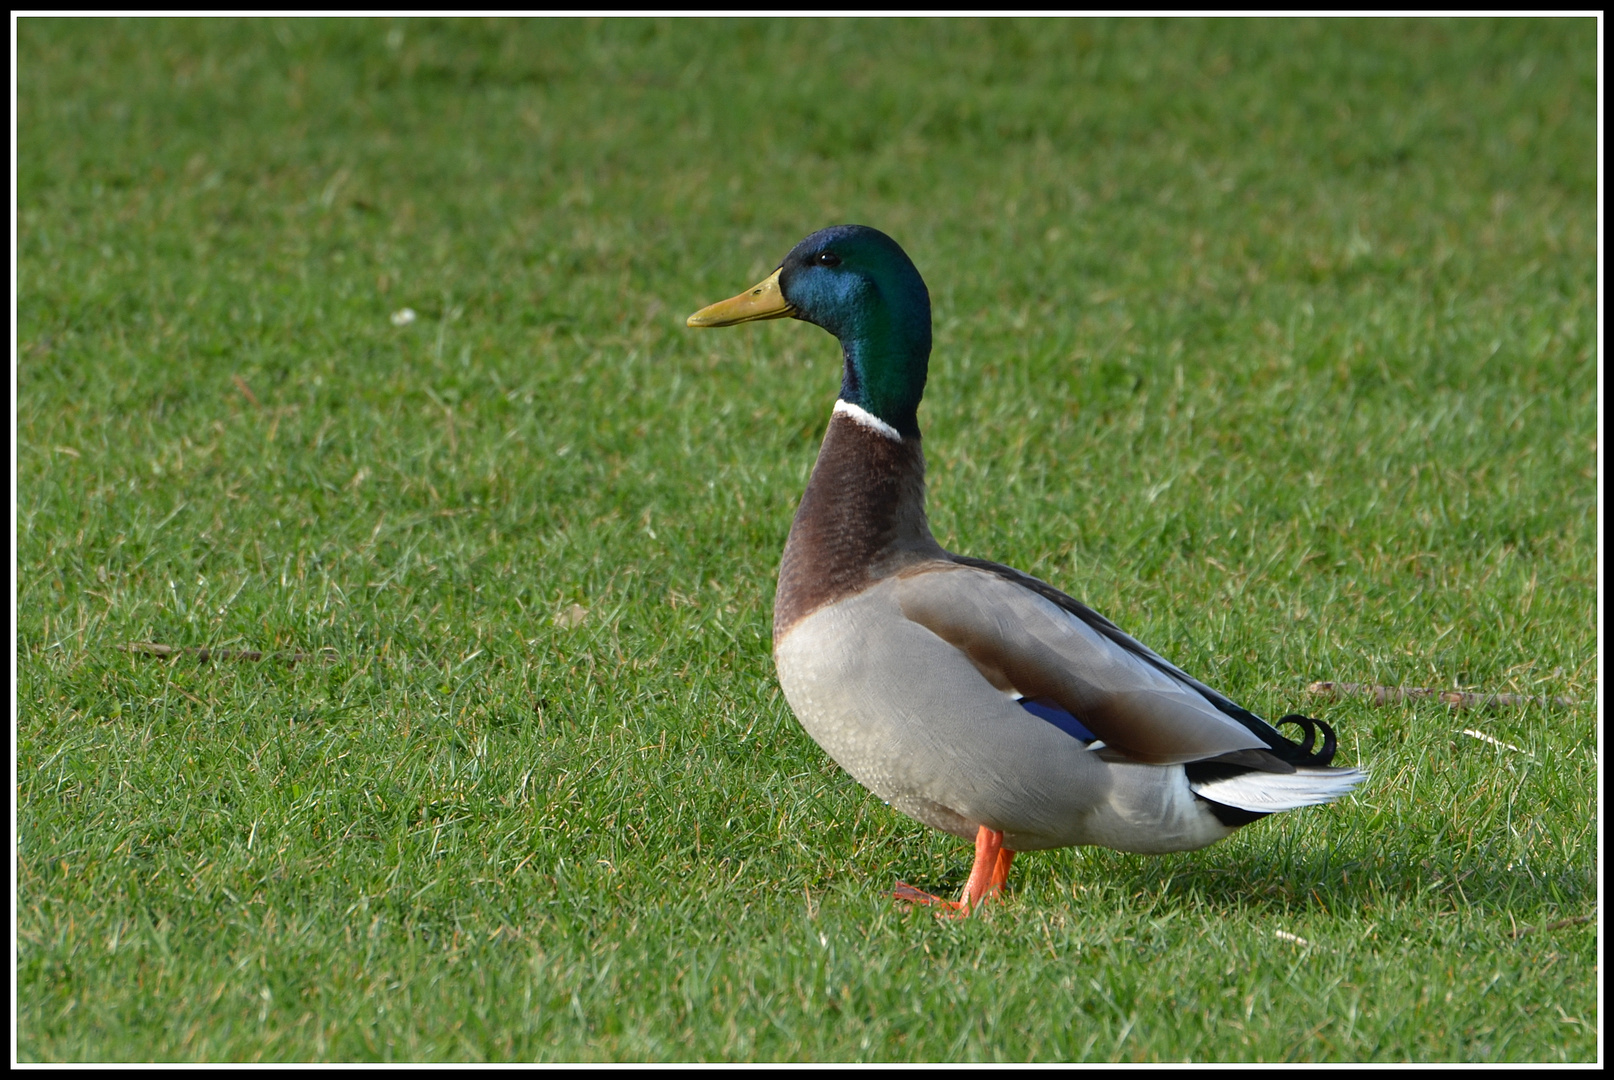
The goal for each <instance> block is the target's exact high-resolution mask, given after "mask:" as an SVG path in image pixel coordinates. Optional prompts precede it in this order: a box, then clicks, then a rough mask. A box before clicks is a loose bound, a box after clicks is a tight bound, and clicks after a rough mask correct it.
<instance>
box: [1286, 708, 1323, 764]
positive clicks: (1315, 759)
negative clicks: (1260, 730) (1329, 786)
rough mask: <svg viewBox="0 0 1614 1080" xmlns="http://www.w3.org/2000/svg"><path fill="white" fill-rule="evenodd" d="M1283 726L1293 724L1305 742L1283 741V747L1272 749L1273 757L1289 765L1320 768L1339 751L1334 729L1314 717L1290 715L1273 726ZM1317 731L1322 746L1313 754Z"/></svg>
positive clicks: (1297, 714)
mask: <svg viewBox="0 0 1614 1080" xmlns="http://www.w3.org/2000/svg"><path fill="white" fill-rule="evenodd" d="M1284 724H1293V725H1295V726H1296V727H1298V728H1299V729H1300V730H1301V731H1302V732H1304V733H1305V739H1306V741H1305V742H1303V743H1295V742H1292V741H1291V740H1289V739H1284V740H1283V741H1284V743H1285V745H1284V746H1274V747H1273V748H1272V752H1273V753H1274V754H1275V755H1277V756H1278V757H1280V758H1282V759H1283V760H1284V761H1286V762H1288V763H1289V764H1291V765H1318V766H1321V765H1327V764H1328V763H1329V762H1331V761H1333V760H1334V751H1336V750H1338V749H1339V739H1338V738H1337V737H1335V735H1334V729H1333V728H1332V727H1330V726H1329V725H1328V724H1327V723H1326V722H1324V721H1322V720H1319V719H1317V718H1316V717H1314V716H1304V715H1302V714H1300V713H1290V714H1289V715H1288V716H1285V717H1284V718H1283V719H1281V720H1279V721H1278V722H1277V723H1276V724H1274V725H1273V726H1274V727H1282V726H1283V725H1284ZM1319 731H1321V732H1322V735H1323V746H1322V749H1321V750H1318V751H1316V752H1313V751H1312V747H1314V746H1315V745H1316V744H1317V733H1318V732H1319Z"/></svg>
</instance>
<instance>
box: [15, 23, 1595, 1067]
mask: <svg viewBox="0 0 1614 1080" xmlns="http://www.w3.org/2000/svg"><path fill="white" fill-rule="evenodd" d="M17 54H18V88H19V101H18V112H17V115H18V121H17V123H18V129H17V143H18V153H19V164H18V175H17V204H18V245H19V246H18V272H19V285H18V295H17V304H18V328H17V348H18V364H17V399H16V401H17V404H16V425H17V427H16V430H17V472H16V483H17V496H16V497H17V510H16V514H17V537H16V541H17V548H16V550H17V555H16V559H17V653H16V655H17V661H16V665H17V679H18V689H17V703H18V713H17V715H18V720H17V728H16V731H17V770H18V782H17V787H16V789H15V790H16V796H15V797H16V807H17V816H16V821H17V826H16V828H17V838H18V855H17V863H16V873H17V893H16V903H17V914H16V941H17V945H16V948H17V990H18V1006H17V1009H18V1013H17V1016H18V1032H17V1044H16V1045H17V1054H18V1056H19V1057H20V1058H21V1059H22V1060H25V1061H50V1060H55V1061H75V1060H78V1061H82V1060H92V1059H117V1060H142V1059H159V1060H213V1061H222V1060H258V1059H262V1060H299V1059H326V1060H340V1059H359V1060H381V1059H386V1060H403V1059H416V1058H418V1059H472V1060H478V1059H490V1060H507V1059H594V1060H607V1059H614V1060H629V1059H638V1058H647V1059H660V1060H687V1059H770V1060H779V1059H808V1058H821V1059H843V1060H851V1059H857V1060H913V1059H971V1060H990V1059H1004V1060H1031V1059H1036V1060H1061V1059H1063V1060H1100V1061H1102V1060H1149V1061H1153V1060H1159V1061H1166V1060H1180V1059H1189V1058H1191V1059H1196V1060H1224V1061H1225V1060H1248V1059H1263V1060H1318V1061H1323V1060H1333V1061H1349V1060H1463V1061H1503V1060H1507V1061H1558V1060H1570V1061H1589V1060H1594V1059H1595V1058H1596V1056H1597V1053H1598V1033H1597V1025H1598V1022H1599V1021H1598V1015H1597V998H1596V986H1597V971H1596V966H1595V965H1596V963H1597V955H1598V954H1597V941H1596V938H1597V930H1596V925H1595V924H1587V923H1574V924H1570V925H1566V926H1556V927H1555V925H1554V924H1558V923H1560V922H1562V921H1564V920H1569V919H1575V918H1577V917H1580V916H1586V915H1591V914H1594V913H1595V911H1596V896H1597V886H1596V883H1595V866H1594V857H1595V851H1596V844H1597V839H1596V836H1597V834H1596V820H1597V803H1596V794H1595V792H1596V787H1597V758H1596V752H1595V745H1596V738H1597V736H1596V728H1595V723H1596V710H1595V707H1594V705H1593V699H1594V696H1595V694H1596V691H1597V684H1596V675H1597V658H1596V652H1595V642H1596V633H1595V627H1596V622H1597V618H1598V611H1597V607H1596V570H1595V559H1596V555H1595V552H1596V547H1597V540H1596V537H1597V522H1596V516H1597V511H1596V505H1597V504H1596V483H1597V475H1596V396H1595V395H1596V389H1595V388H1596V367H1595V365H1596V363H1597V356H1596V352H1595V341H1596V329H1597V328H1596V312H1597V305H1596V250H1597V249H1596V243H1597V241H1596V233H1597V214H1596V177H1597V172H1596V117H1597V104H1596V55H1597V52H1596V29H1595V23H1594V22H1593V21H1592V20H1589V19H1581V20H1558V21H1548V20H1541V21H1535V20H1525V21H1489V20H1484V21H1454V22H1423V21H1414V22H1380V21H1368V22H1355V21H1343V22H1341V21H1321V22H1319V21H1298V22H1260V21H1256V22H1243V21H1240V22H1165V23H1157V22H1084V21H1078V22H1034V23H1022V22H985V23H971V24H964V23H956V22H951V21H930V22H902V23H889V22H867V21H850V22H840V21H835V22H823V21H803V22H717V21H665V22H644V21H632V22H610V21H606V22H595V21H580V20H573V21H564V22H555V23H503V24H484V23H479V22H463V23H459V22H456V23H446V24H445V23H421V22H413V21H408V22H396V23H393V22H319V21H316V22H301V21H294V22H216V21H194V22H176V21H136V22H117V23H108V22H98V21H66V20H61V21H58V20H38V19H26V20H23V21H22V22H21V23H20V24H19V27H18V44H17ZM838 221H858V222H864V223H867V224H871V225H875V226H877V227H879V228H881V229H884V230H885V231H887V232H889V233H891V234H892V235H893V236H895V237H897V238H898V240H899V241H900V242H901V243H903V244H904V246H905V247H906V248H907V250H908V251H909V252H910V253H911V254H912V256H913V257H914V259H915V261H916V263H917V264H918V266H919V268H920V270H921V271H922V272H923V273H924V274H925V276H926V279H927V281H928V282H929V284H930V288H931V290H932V295H933V297H934V300H935V308H936V353H935V358H934V362H933V364H932V369H931V377H930V384H929V396H928V398H927V401H926V404H925V406H924V407H923V409H922V410H921V412H920V420H921V423H922V424H924V426H925V431H926V438H927V442H926V446H927V449H928V453H929V456H930V462H931V495H932V518H933V523H934V526H935V530H936V533H937V535H938V538H939V539H941V540H942V542H943V543H944V544H946V545H948V546H950V547H952V548H954V549H955V550H961V551H964V552H966V553H971V554H977V555H986V556H990V557H993V558H997V559H1001V560H1003V561H1006V562H1009V563H1011V564H1014V565H1016V566H1019V567H1021V568H1023V569H1025V570H1027V571H1030V572H1033V573H1036V574H1038V575H1039V576H1042V577H1044V578H1046V579H1048V580H1050V581H1052V582H1053V583H1055V584H1056V585H1059V586H1061V587H1063V588H1065V589H1067V590H1068V591H1070V592H1072V593H1073V594H1075V595H1076V596H1078V597H1082V598H1084V599H1086V600H1087V601H1088V602H1090V603H1092V604H1093V605H1094V606H1096V607H1097V608H1098V609H1099V610H1101V611H1103V612H1105V613H1106V614H1108V615H1109V616H1110V617H1112V618H1113V619H1115V620H1116V621H1117V622H1119V623H1120V624H1121V625H1122V626H1124V627H1127V628H1128V629H1129V630H1131V631H1132V632H1134V633H1135V634H1137V635H1138V636H1139V637H1141V638H1142V639H1143V640H1144V641H1146V642H1148V643H1150V644H1151V645H1153V646H1154V647H1155V648H1157V649H1159V650H1160V651H1162V652H1164V653H1165V654H1166V655H1167V656H1169V657H1172V658H1173V659H1175V660H1177V661H1178V662H1179V663H1181V664H1182V665H1183V666H1185V667H1187V668H1188V669H1189V670H1191V671H1194V672H1195V673H1197V674H1199V675H1200V676H1202V677H1204V678H1206V679H1207V680H1209V681H1210V682H1212V683H1214V684H1217V685H1218V686H1220V687H1221V688H1223V689H1225V690H1226V691H1227V692H1229V693H1230V694H1231V695H1232V696H1233V697H1235V698H1237V699H1239V700H1242V701H1244V702H1246V703H1247V704H1249V705H1250V706H1251V707H1253V708H1256V709H1258V710H1262V711H1264V712H1267V713H1270V714H1277V713H1280V712H1282V711H1286V710H1288V709H1291V708H1303V709H1310V710H1312V711H1316V712H1318V713H1319V714H1320V715H1323V716H1324V717H1326V719H1328V720H1329V722H1330V723H1332V724H1333V725H1335V726H1336V727H1337V728H1338V730H1339V731H1340V733H1341V742H1342V757H1343V758H1345V759H1348V760H1349V761H1352V762H1355V761H1357V760H1360V761H1361V762H1363V763H1364V764H1366V766H1367V767H1368V768H1369V769H1370V770H1371V772H1372V780H1371V782H1370V783H1369V785H1368V786H1366V787H1365V788H1364V789H1363V790H1362V791H1361V793H1360V794H1359V795H1357V796H1355V797H1354V798H1352V799H1348V800H1346V801H1345V802H1343V803H1341V804H1338V805H1336V806H1333V807H1329V808H1322V809H1315V810H1308V811H1302V812H1297V813H1292V814H1286V815H1282V816H1281V817H1280V818H1277V819H1272V820H1268V821H1265V822H1262V823H1259V824H1257V825H1255V826H1252V827H1251V828H1249V829H1246V830H1244V831H1243V832H1241V833H1240V834H1239V835H1238V836H1236V837H1234V838H1233V839H1231V840H1229V841H1227V842H1224V843H1222V844H1220V845H1217V846H1215V847H1212V848H1209V849H1207V850H1205V851H1201V852H1194V853H1189V854H1183V855H1176V856H1170V857H1163V858H1147V857H1141V856H1129V855H1119V854H1115V853H1112V852H1107V851H1102V850H1098V849H1086V850H1079V851H1075V850H1068V851H1059V852H1049V853H1039V854H1034V855H1029V856H1027V857H1025V858H1023V859H1021V860H1020V861H1019V862H1018V863H1017V864H1016V868H1015V876H1014V880H1013V886H1012V889H1011V891H1010V893H1009V895H1008V896H1007V898H1006V900H1005V901H1004V902H1003V903H1001V904H999V905H997V906H996V907H995V908H994V909H991V910H990V911H989V913H988V914H986V915H985V917H983V918H980V919H974V920H970V921H967V922H961V923H954V922H939V921H937V920H935V919H933V918H931V917H930V916H929V915H928V914H924V913H913V914H905V913H903V912H902V911H900V910H898V909H896V908H895V907H894V906H893V904H892V903H891V902H890V901H889V900H888V899H887V898H886V895H885V891H886V890H887V889H889V887H890V886H891V884H892V882H893V881H894V880H895V879H896V878H898V877H902V878H904V879H906V880H908V881H910V882H913V883H915V884H918V885H921V886H926V887H929V888H932V889H935V890H949V891H950V890H953V889H956V888H957V887H958V886H959V885H960V884H961V882H962V880H963V877H964V876H965V873H966V872H967V869H968V864H969V853H968V851H967V849H966V848H965V847H964V846H963V845H961V844H960V843H958V842H957V841H955V840H954V839H952V838H949V837H946V836H942V835H940V834H936V833H932V832H929V831H927V830H925V829H924V828H923V827H921V826H919V825H917V824H915V823H914V822H912V821H909V820H907V819H906V818H902V817H900V816H898V815H896V814H894V813H893V812H892V811H890V810H889V809H888V808H886V807H885V806H883V805H881V804H880V802H879V801H878V800H877V799H875V798H873V797H872V796H870V795H868V794H867V793H866V792H864V791H863V790H862V789H860V788H859V787H858V786H857V785H856V784H855V783H854V782H853V781H851V780H850V779H849V778H848V777H847V776H846V775H844V774H843V773H841V772H840V771H839V770H838V769H837V768H836V767H835V766H834V765H833V763H832V762H830V761H829V760H828V759H827V757H826V756H825V755H824V754H823V753H822V752H821V751H820V750H819V749H818V748H817V747H816V746H815V745H813V744H812V742H811V741H810V740H809V739H808V738H807V737H806V736H805V734H804V733H803V732H802V731H801V730H800V729H799V727H798V726H797V725H796V722H795V721H794V719H793V718H792V717H791V715H790V712H789V710H788V708H787V706H786V704H785V702H784V701H783V699H782V698H781V696H780V694H779V692H778V689H777V685H776V683H775V681H774V677H773V671H772V662H771V658H770V655H769V619H770V613H771V598H772V591H773V576H774V571H775V568H776V566H777V561H778V556H779V552H780V549H781V547H782V545H783V542H784V537H785V533H786V530H787V528H788V525H789V520H790V515H791V512H792V510H793V508H794V505H795V501H796V499H797V498H798V496H799V494H800V491H801V488H802V486H803V483H804V481H805V478H806V475H807V471H808V469H809V467H810V465H811V463H812V459H813V455H814V452H815V449H816V443H817V439H818V438H819V436H820V433H821V431H822V428H823V425H824V423H825V421H826V419H827V416H828V413H829V406H830V403H831V402H832V400H833V398H834V393H835V388H836V386H837V385H838V379H839V369H838V358H837V353H836V350H835V347H834V343H833V342H832V341H831V340H830V339H829V338H828V337H827V336H825V335H824V334H823V333H822V332H820V331H818V330H817V329H814V328H812V327H809V326H805V325H802V324H799V323H791V322H780V323H770V324H767V325H761V326H752V327H744V328H739V329H736V330H726V331H706V332H694V331H688V330H686V329H684V327H683V325H682V320H683V316H684V315H685V314H687V313H688V312H690V311H693V310H694V309H695V308H697V307H699V306H701V305H703V304H706V303H708V302H711V301H713V300H717V299H720V298H722V297H725V296H729V295H732V294H733V293H735V292H737V291H739V290H740V289H742V288H743V287H745V286H747V285H749V284H751V283H752V282H754V281H755V280H757V279H758V278H760V277H761V276H763V275H764V274H765V273H767V271H768V270H770V269H771V268H772V267H773V266H774V265H775V264H776V262H777V260H778V259H779V258H780V257H781V256H782V255H783V254H784V253H785V251H787V250H788V249H789V248H790V246H791V245H792V244H794V243H795V242H796V241H797V240H798V239H800V238H801V237H802V236H804V235H806V234H807V233H808V232H810V231H812V230H814V229H816V228H819V227H821V226H824V225H827V224H831V223H834V222H838ZM404 307H410V308H413V309H414V310H416V311H417V312H419V315H420V317H419V319H418V321H416V322H415V323H413V324H412V325H407V326H394V325H393V324H392V322H391V321H390V320H389V315H390V314H391V313H392V312H395V311H398V310H400V309H402V308H404ZM574 605H576V606H577V607H580V608H582V609H586V615H585V616H584V617H583V618H582V621H581V622H580V623H575V625H574V622H575V619H574V618H573V617H569V616H568V613H573V615H575V609H574ZM134 641H158V642H163V643H167V644H171V645H192V646H196V645H213V646H222V647H241V648H257V649H264V650H304V651H311V650H314V649H319V648H325V647H329V648H331V649H334V650H335V651H336V653H337V655H338V659H337V660H336V662H334V663H331V664H323V663H319V662H309V663H301V664H297V665H296V666H288V665H286V664H284V663H281V662H276V661H265V662H260V663H250V662H240V661H237V662H215V663H212V664H199V663H198V662H196V660H194V659H190V658H185V659H178V660H172V661H164V660H160V659H155V658H152V657H144V656H137V655H131V654H129V653H127V652H123V651H119V650H118V646H119V645H120V644H125V643H128V642H134ZM1315 679H1335V680H1346V681H1358V682H1376V683H1384V684H1392V685H1410V686H1439V687H1450V686H1453V685H1461V686H1465V687H1477V688H1482V689H1485V690H1490V691H1512V692H1524V693H1531V694H1543V693H1547V694H1561V695H1566V696H1569V697H1571V698H1573V699H1575V700H1576V701H1578V702H1580V703H1581V704H1579V705H1577V706H1575V707H1573V708H1569V709H1565V710H1555V711H1549V710H1545V709H1541V708H1526V709H1522V710H1515V711H1511V712H1503V713H1489V714H1472V713H1466V714H1451V713H1448V712H1447V711H1446V709H1445V708H1444V707H1443V706H1441V705H1438V704H1432V703H1423V704H1419V705H1417V706H1415V707H1404V708H1388V709H1380V708H1374V707H1372V706H1370V705H1367V704H1365V703H1361V702H1354V701H1353V702H1341V703H1337V704H1329V705H1325V704H1319V703H1316V702H1312V701H1309V700H1308V699H1307V698H1306V695H1305V689H1304V688H1305V686H1306V684H1307V683H1308V682H1310V681H1312V680H1315ZM1464 728H1473V729H1476V730H1480V731H1483V732H1484V733H1486V734H1488V735H1490V736H1492V737H1493V738H1495V739H1498V740H1501V741H1502V742H1505V743H1509V744H1511V745H1512V746H1515V747H1519V748H1521V749H1520V750H1518V751H1514V750H1509V749H1504V748H1500V747H1496V746H1493V745H1490V744H1487V743H1485V742H1482V741H1480V740H1477V739H1474V738H1471V737H1469V736H1466V735H1464V734H1462V731H1463V729H1464ZM1519 926H1530V927H1535V928H1536V929H1535V932H1533V933H1528V934H1524V935H1522V936H1515V928H1516V927H1519ZM1280 931H1281V932H1282V933H1284V934H1288V935H1292V936H1293V937H1298V938H1301V939H1304V941H1305V942H1308V943H1309V944H1302V943H1299V942H1296V941H1294V940H1291V939H1290V938H1285V937H1281V936H1279V932H1280Z"/></svg>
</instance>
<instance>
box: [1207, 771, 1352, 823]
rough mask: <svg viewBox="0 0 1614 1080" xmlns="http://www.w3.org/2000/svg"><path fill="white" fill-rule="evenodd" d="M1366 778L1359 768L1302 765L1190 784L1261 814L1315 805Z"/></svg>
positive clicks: (1225, 803) (1345, 792) (1220, 800)
mask: <svg viewBox="0 0 1614 1080" xmlns="http://www.w3.org/2000/svg"><path fill="white" fill-rule="evenodd" d="M1366 779H1367V773H1365V772H1363V771H1362V770H1360V769H1318V768H1306V767H1305V766H1301V767H1300V768H1298V769H1296V770H1295V771H1294V772H1292V773H1269V772H1247V773H1240V774H1239V775H1237V776H1229V777H1227V778H1226V779H1223V780H1208V781H1206V782H1205V783H1202V784H1190V785H1189V787H1190V788H1192V789H1193V791H1194V792H1195V794H1198V795H1202V796H1204V797H1205V798H1207V799H1209V800H1211V801H1212V802H1218V803H1221V804H1222V805H1223V806H1233V807H1237V808H1238V809H1240V810H1249V811H1252V812H1254V813H1258V814H1272V813H1276V812H1278V811H1279V810H1293V809H1295V808H1297V807H1301V806H1316V805H1317V804H1318V803H1326V802H1333V801H1334V800H1335V799H1337V798H1339V797H1340V796H1342V795H1348V794H1350V792H1351V791H1352V790H1353V789H1355V787H1356V785H1358V784H1360V783H1361V782H1362V781H1363V780H1366Z"/></svg>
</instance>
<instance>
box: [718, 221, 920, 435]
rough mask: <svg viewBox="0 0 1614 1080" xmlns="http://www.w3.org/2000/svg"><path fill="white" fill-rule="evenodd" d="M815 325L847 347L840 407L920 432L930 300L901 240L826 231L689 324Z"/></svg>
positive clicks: (862, 228) (854, 229) (863, 229)
mask: <svg viewBox="0 0 1614 1080" xmlns="http://www.w3.org/2000/svg"><path fill="white" fill-rule="evenodd" d="M787 316H788V317H790V318H794V319H802V320H804V321H806V322H810V323H816V324H817V325H819V326H822V327H823V328H824V329H825V330H828V331H829V332H830V333H832V334H834V335H835V336H836V337H837V338H838V339H840V343H841V351H842V353H843V354H844V357H845V370H844V373H843V375H842V377H841V400H842V401H845V402H846V403H847V404H849V405H856V406H858V407H859V408H862V409H864V410H866V411H868V412H870V413H872V414H873V415H875V416H877V417H879V418H880V419H881V420H883V421H885V422H886V423H887V424H890V425H891V426H892V427H893V428H895V429H896V430H897V432H898V433H899V434H901V435H902V436H903V437H904V438H910V437H914V436H917V435H918V434H919V419H918V411H919V399H920V397H922V396H923V395H924V392H925V374H926V370H927V368H928V366H929V363H930V293H929V291H928V290H926V288H925V282H924V279H923V278H921V277H920V276H919V271H918V270H916V269H914V265H913V262H912V261H911V260H910V259H909V258H908V255H907V253H906V252H904V251H903V250H902V248H901V247H899V246H898V245H897V242H896V241H895V240H893V239H891V238H890V237H889V236H887V235H886V234H885V233H883V232H881V231H879V230H878V229H871V228H869V227H868V226H866V225H835V226H831V227H830V228H828V229H820V230H819V231H818V232H815V233H813V234H812V235H811V236H809V237H808V238H807V239H805V240H803V241H802V242H801V243H799V244H797V245H796V246H795V247H794V248H792V249H791V251H790V254H789V255H786V256H785V261H784V262H783V263H781V264H780V266H779V269H777V270H775V271H774V272H773V274H772V275H770V276H769V277H768V278H767V280H765V281H763V282H761V283H760V284H758V285H755V286H753V287H752V288H750V289H748V290H746V291H745V292H743V293H741V294H740V295H739V296H736V297H734V298H732V299H729V300H723V301H720V302H718V303H716V304H713V305H711V306H710V307H705V308H702V309H701V310H699V311H697V312H696V313H695V314H693V315H691V316H690V317H689V325H690V326H733V325H735V324H736V323H743V322H755V321H757V320H760V319H782V318H785V317H787Z"/></svg>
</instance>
